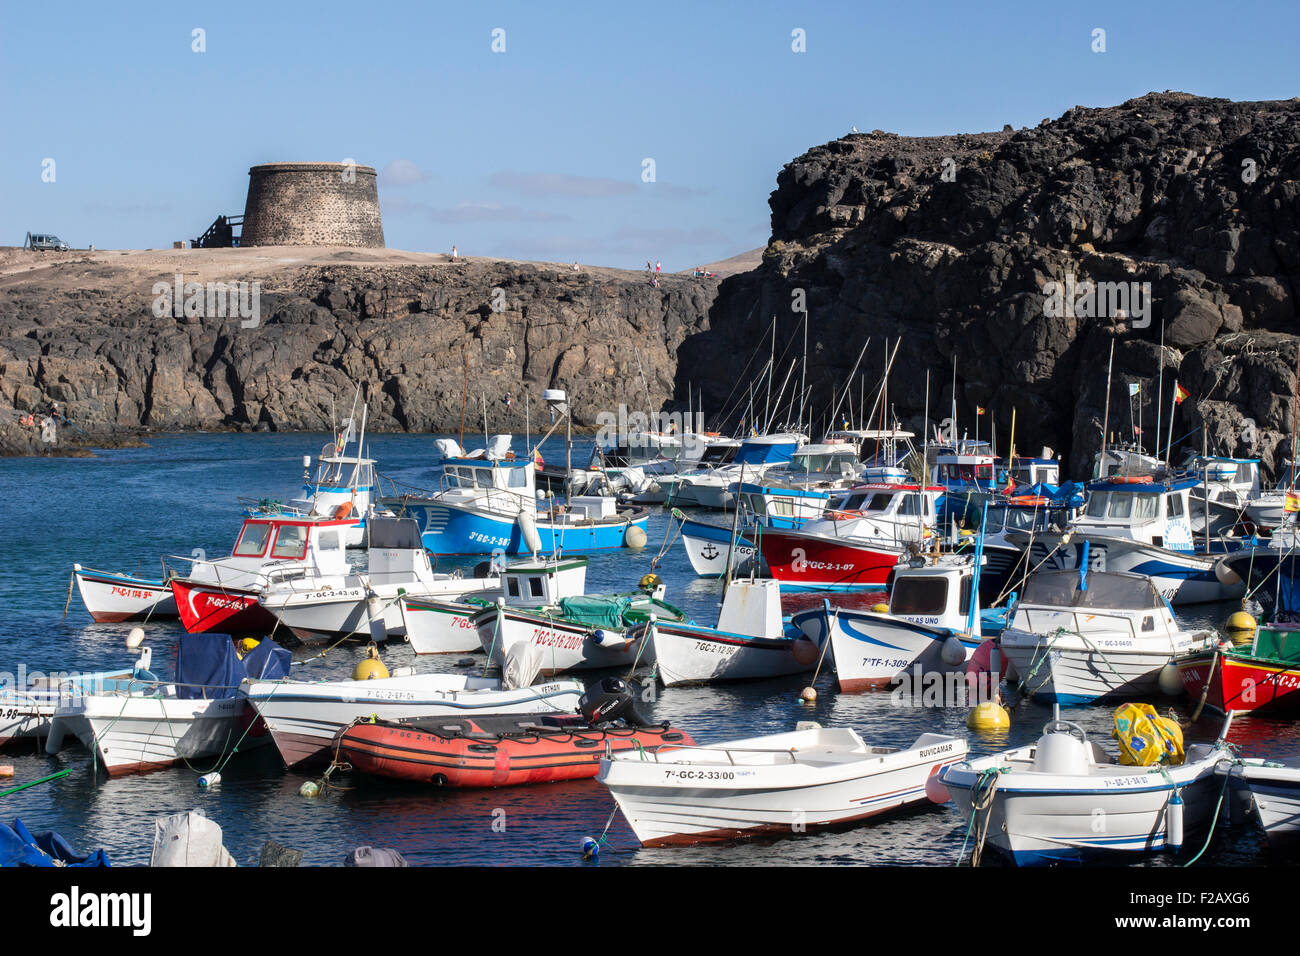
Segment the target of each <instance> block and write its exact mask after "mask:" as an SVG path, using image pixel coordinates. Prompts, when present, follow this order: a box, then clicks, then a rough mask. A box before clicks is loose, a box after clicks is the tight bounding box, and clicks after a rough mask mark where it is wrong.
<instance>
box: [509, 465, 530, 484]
mask: <svg viewBox="0 0 1300 956" xmlns="http://www.w3.org/2000/svg"><path fill="white" fill-rule="evenodd" d="M510 487H511V488H527V487H528V473H527V472H526V471H525V470H524V468H511V469H510Z"/></svg>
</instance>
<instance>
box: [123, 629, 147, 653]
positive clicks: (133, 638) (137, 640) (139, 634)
mask: <svg viewBox="0 0 1300 956" xmlns="http://www.w3.org/2000/svg"><path fill="white" fill-rule="evenodd" d="M143 643H144V628H142V627H133V628H131V630H130V632H129V633H128V634H127V635H126V646H127V647H129V648H131V650H135V649H136V648H137V647H139V646H140V645H141V644H143Z"/></svg>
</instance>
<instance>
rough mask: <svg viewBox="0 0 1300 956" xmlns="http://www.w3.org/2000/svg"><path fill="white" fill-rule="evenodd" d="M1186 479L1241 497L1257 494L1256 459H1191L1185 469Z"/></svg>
mask: <svg viewBox="0 0 1300 956" xmlns="http://www.w3.org/2000/svg"><path fill="white" fill-rule="evenodd" d="M1187 477H1189V478H1199V479H1201V481H1202V482H1204V483H1206V484H1209V485H1212V486H1216V487H1217V488H1220V489H1223V490H1231V491H1235V492H1237V493H1238V494H1241V495H1257V494H1259V490H1260V489H1259V459H1258V458H1219V457H1214V456H1210V457H1201V456H1200V455H1198V456H1196V457H1195V458H1193V459H1192V460H1191V461H1190V462H1189V463H1188V467H1187Z"/></svg>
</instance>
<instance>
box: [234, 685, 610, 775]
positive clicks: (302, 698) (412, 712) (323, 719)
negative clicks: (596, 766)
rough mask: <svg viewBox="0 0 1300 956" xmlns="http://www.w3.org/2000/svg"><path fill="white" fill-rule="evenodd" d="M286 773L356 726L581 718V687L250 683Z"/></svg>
mask: <svg viewBox="0 0 1300 956" xmlns="http://www.w3.org/2000/svg"><path fill="white" fill-rule="evenodd" d="M244 690H245V694H246V695H247V699H248V701H249V703H250V704H251V705H252V706H253V707H254V708H255V709H256V711H257V714H258V716H259V717H261V719H262V721H263V723H264V724H265V725H266V729H267V730H269V731H270V733H271V737H272V738H273V739H274V740H275V746H276V749H278V750H279V751H280V756H281V757H282V758H284V762H285V764H286V765H287V766H290V767H292V766H295V765H297V764H301V763H304V762H306V761H309V760H314V759H318V758H323V757H325V756H327V752H328V750H329V747H330V744H331V743H332V742H333V740H334V737H335V735H336V734H337V733H338V732H339V731H340V730H342V729H343V728H344V727H347V726H348V725H349V724H351V723H352V722H353V721H356V720H359V719H363V718H364V719H369V718H370V717H371V716H374V717H375V718H376V719H379V720H400V719H403V718H422V717H467V716H473V715H475V714H536V713H547V712H555V713H562V714H570V713H576V712H577V707H578V700H579V698H581V697H582V694H583V690H584V688H583V685H582V684H581V683H579V682H577V681H551V682H549V683H543V684H537V685H535V686H532V687H516V688H511V687H507V686H505V685H504V684H503V683H502V682H501V681H500V680H496V679H494V678H487V677H470V676H468V675H466V674H404V675H395V676H392V677H382V678H375V679H372V680H335V681H304V680H275V681H250V682H248V683H247V684H245V686H244Z"/></svg>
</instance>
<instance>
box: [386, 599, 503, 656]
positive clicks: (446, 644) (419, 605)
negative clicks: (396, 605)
mask: <svg viewBox="0 0 1300 956" xmlns="http://www.w3.org/2000/svg"><path fill="white" fill-rule="evenodd" d="M400 606H401V610H402V617H403V626H404V627H405V629H406V639H407V641H408V642H410V645H411V650H413V651H415V653H417V654H467V653H473V652H474V651H479V650H482V645H480V644H479V640H478V629H477V628H475V627H474V625H473V623H472V622H471V621H470V619H471V618H472V617H473V616H474V615H475V614H477V613H478V612H479V611H481V610H482V609H483V607H482V605H476V604H461V603H460V602H458V601H443V600H437V599H434V598H411V597H404V598H402V599H401V602H400Z"/></svg>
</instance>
